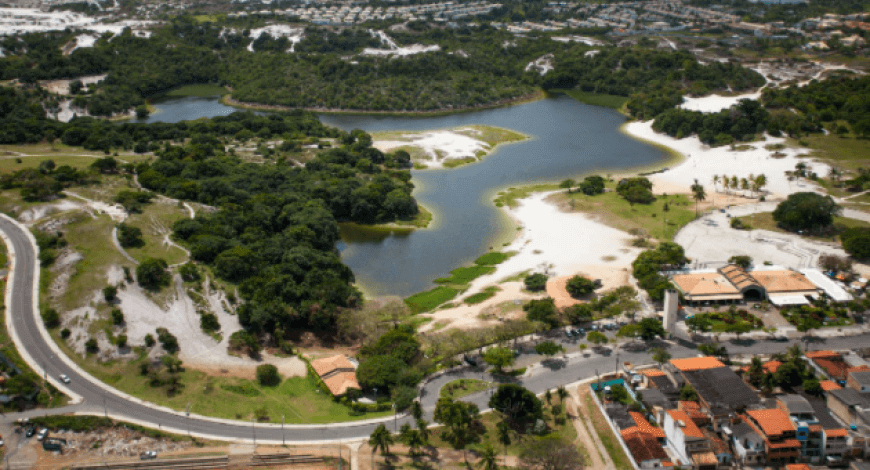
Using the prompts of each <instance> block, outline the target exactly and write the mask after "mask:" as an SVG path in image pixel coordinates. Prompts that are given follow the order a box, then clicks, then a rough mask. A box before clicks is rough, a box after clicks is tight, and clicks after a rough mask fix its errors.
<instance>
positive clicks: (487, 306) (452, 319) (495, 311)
mask: <svg viewBox="0 0 870 470" xmlns="http://www.w3.org/2000/svg"><path fill="white" fill-rule="evenodd" d="M498 287H499V288H500V289H501V291H500V292H498V293H496V295H494V296H493V297H491V298H489V299H487V300H485V301H483V302H481V303H479V304H476V305H466V304H461V305H458V306H456V307H453V308H446V309H443V310H436V311H434V312H428V313H422V314H420V316H425V317H431V318H432V321H431V322H429V323H427V324H425V325H423V326H422V327H420V332H426V331H430V330H432V329H433V328H434V327H435V326H436V324H437V323H441V324H443V323H444V322H447V324H446V325H444V326H443V327H441V328H439V330H448V329H450V328H458V329H464V330H470V329H475V328H483V327H486V326H490V325H493V324H496V323H498V322H499V321H501V320H502V319H507V318H512V317H514V316H517V315H516V314H517V312H512V313H513V315H512V314H511V312H508V314H507V316H502V315H501V310H502V309H501V308H500V307H499V305H501V304H502V303H505V302H514V303H516V304H517V305H519V304H520V303H522V302H524V301H526V300H529V299H540V298H543V297H544V294H542V293H541V294H533V293H531V292H528V291H525V290H524V286H523V283H522V282H505V283H503V284H499V285H498ZM466 297H468V296H467V295H463V296H461V298H466ZM459 302H461V300H457V301H456V303H459ZM517 310H519V306H517ZM518 313H520V314H521V313H522V310H519V312H518ZM519 316H522V315H519ZM481 317H490V318H488V319H484V318H481Z"/></svg>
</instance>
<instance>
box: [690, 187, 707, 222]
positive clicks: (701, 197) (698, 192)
mask: <svg viewBox="0 0 870 470" xmlns="http://www.w3.org/2000/svg"><path fill="white" fill-rule="evenodd" d="M692 199H694V200H695V217H697V216H698V203H699V202H701V201H705V200H706V199H707V192H706V191H704V185H702V184H700V183H698V180H697V179H695V184H693V185H692Z"/></svg>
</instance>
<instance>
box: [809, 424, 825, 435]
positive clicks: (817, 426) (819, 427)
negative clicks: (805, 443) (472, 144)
mask: <svg viewBox="0 0 870 470" xmlns="http://www.w3.org/2000/svg"><path fill="white" fill-rule="evenodd" d="M822 431H823V429H822V425H821V424H811V425H810V432H813V433H815V432H822Z"/></svg>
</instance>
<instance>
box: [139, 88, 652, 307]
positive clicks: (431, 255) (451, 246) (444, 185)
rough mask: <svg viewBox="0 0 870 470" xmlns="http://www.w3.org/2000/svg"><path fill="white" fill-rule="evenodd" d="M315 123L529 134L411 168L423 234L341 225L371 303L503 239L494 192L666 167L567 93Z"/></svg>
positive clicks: (204, 112)
mask: <svg viewBox="0 0 870 470" xmlns="http://www.w3.org/2000/svg"><path fill="white" fill-rule="evenodd" d="M155 106H156V107H157V110H158V112H157V113H155V114H153V115H152V116H150V117H149V118H147V119H146V120H144V121H145V122H176V121H181V120H189V119H196V118H199V117H214V116H219V115H225V114H229V113H231V112H233V111H235V109H234V108H232V107H229V106H225V105H223V104H221V103H219V102H218V98H217V97H213V98H194V97H186V98H180V99H171V100H167V101H163V102H161V103H157V104H155ZM320 119H321V120H322V121H323V122H324V123H326V124H329V125H333V126H336V127H339V128H341V129H345V130H351V129H363V130H365V131H367V132H375V131H390V130H407V131H419V130H429V129H442V128H448V127H457V126H464V125H470V124H482V125H488V126H496V127H503V128H507V129H511V130H515V131H518V132H522V133H524V134H527V135H529V136H531V139H529V140H526V141H523V142H520V143H516V144H510V145H503V146H500V147H499V148H498V149H497V151H496V152H495V153H493V154H492V155H489V156H487V157H485V158H484V159H483V161H481V162H479V163H474V164H469V165H464V166H461V167H458V168H455V169H445V170H413V171H412V175H413V180H412V181H413V183H414V184H415V185H416V190H415V192H414V196H415V197H416V198H417V201H418V202H419V203H420V204H423V205H424V206H426V207H427V208H428V209H429V210H430V211H432V212H433V214H434V219H433V223H432V225H431V226H430V227H429V228H427V229H420V230H413V231H408V230H396V231H390V230H370V229H366V228H360V227H357V226H349V227H344V228H343V230H342V242H341V243H340V244H339V250H340V251H341V256H342V260H343V261H344V262H345V263H346V264H347V265H348V266H350V268H351V269H352V270H353V272H354V273H355V275H356V278H357V282H358V283H359V285H360V286H361V287H362V289H363V290H364V291H365V292H366V294H367V295H369V296H380V295H399V296H403V297H404V296H408V295H411V294H414V293H416V292H420V291H423V290H427V289H431V288H432V287H433V286H434V284H433V281H434V280H435V279H436V278H439V277H444V276H446V275H447V274H448V273H449V271H450V270H452V269H454V268H457V267H459V266H462V265H464V264H467V263H470V262H472V261H473V260H474V259H475V258H477V257H478V256H480V255H481V254H483V253H485V252H486V251H488V250H490V249H496V250H498V249H499V248H500V247H501V246H502V244H503V243H507V242H509V241H510V240H511V239H512V237H513V234H514V233H516V230H515V228H514V226H513V224H512V223H511V221H510V220H509V219H508V218H507V217H506V216H505V215H504V213H503V212H502V211H501V210H499V209H498V208H496V207H495V205H494V204H493V202H492V199H493V198H494V197H495V195H496V194H497V192H498V191H500V190H504V189H507V188H509V187H515V186H520V185H525V184H530V183H544V182H558V181H561V180H563V179H566V178H578V177H580V176H582V175H584V174H588V173H592V172H599V173H601V174H608V173H619V172H623V171H625V170H628V169H632V168H638V167H647V166H652V165H656V164H663V163H664V162H665V161H666V160H667V158H668V155H666V154H665V153H664V152H663V151H661V150H659V149H657V148H655V147H652V146H650V145H647V144H645V143H643V142H640V141H637V140H635V139H632V138H630V137H628V136H626V135H624V134H623V133H621V132H620V130H619V127H620V126H621V125H622V124H623V123H624V122H625V117H624V116H623V115H621V114H619V113H618V112H616V111H614V110H611V109H609V108H602V107H597V106H590V105H586V104H583V103H580V102H578V101H576V100H574V99H573V98H570V97H568V96H564V95H560V96H555V97H550V98H546V99H542V100H539V101H535V102H532V103H525V104H520V105H515V106H509V107H503V108H496V109H488V110H483V111H475V112H468V113H460V114H450V115H444V116H400V115H399V116H397V115H392V116H387V115H371V114H368V115H353V114H323V115H321V116H320ZM528 229H530V230H534V229H535V228H534V227H529V228H528ZM576 236H577V237H578V238H582V237H583V236H584V234H582V233H578V234H576Z"/></svg>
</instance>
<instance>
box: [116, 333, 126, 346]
mask: <svg viewBox="0 0 870 470" xmlns="http://www.w3.org/2000/svg"><path fill="white" fill-rule="evenodd" d="M115 345H116V346H118V347H119V348H123V347H126V346H127V335H124V334H120V335H118V336H117V337H116V338H115Z"/></svg>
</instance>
